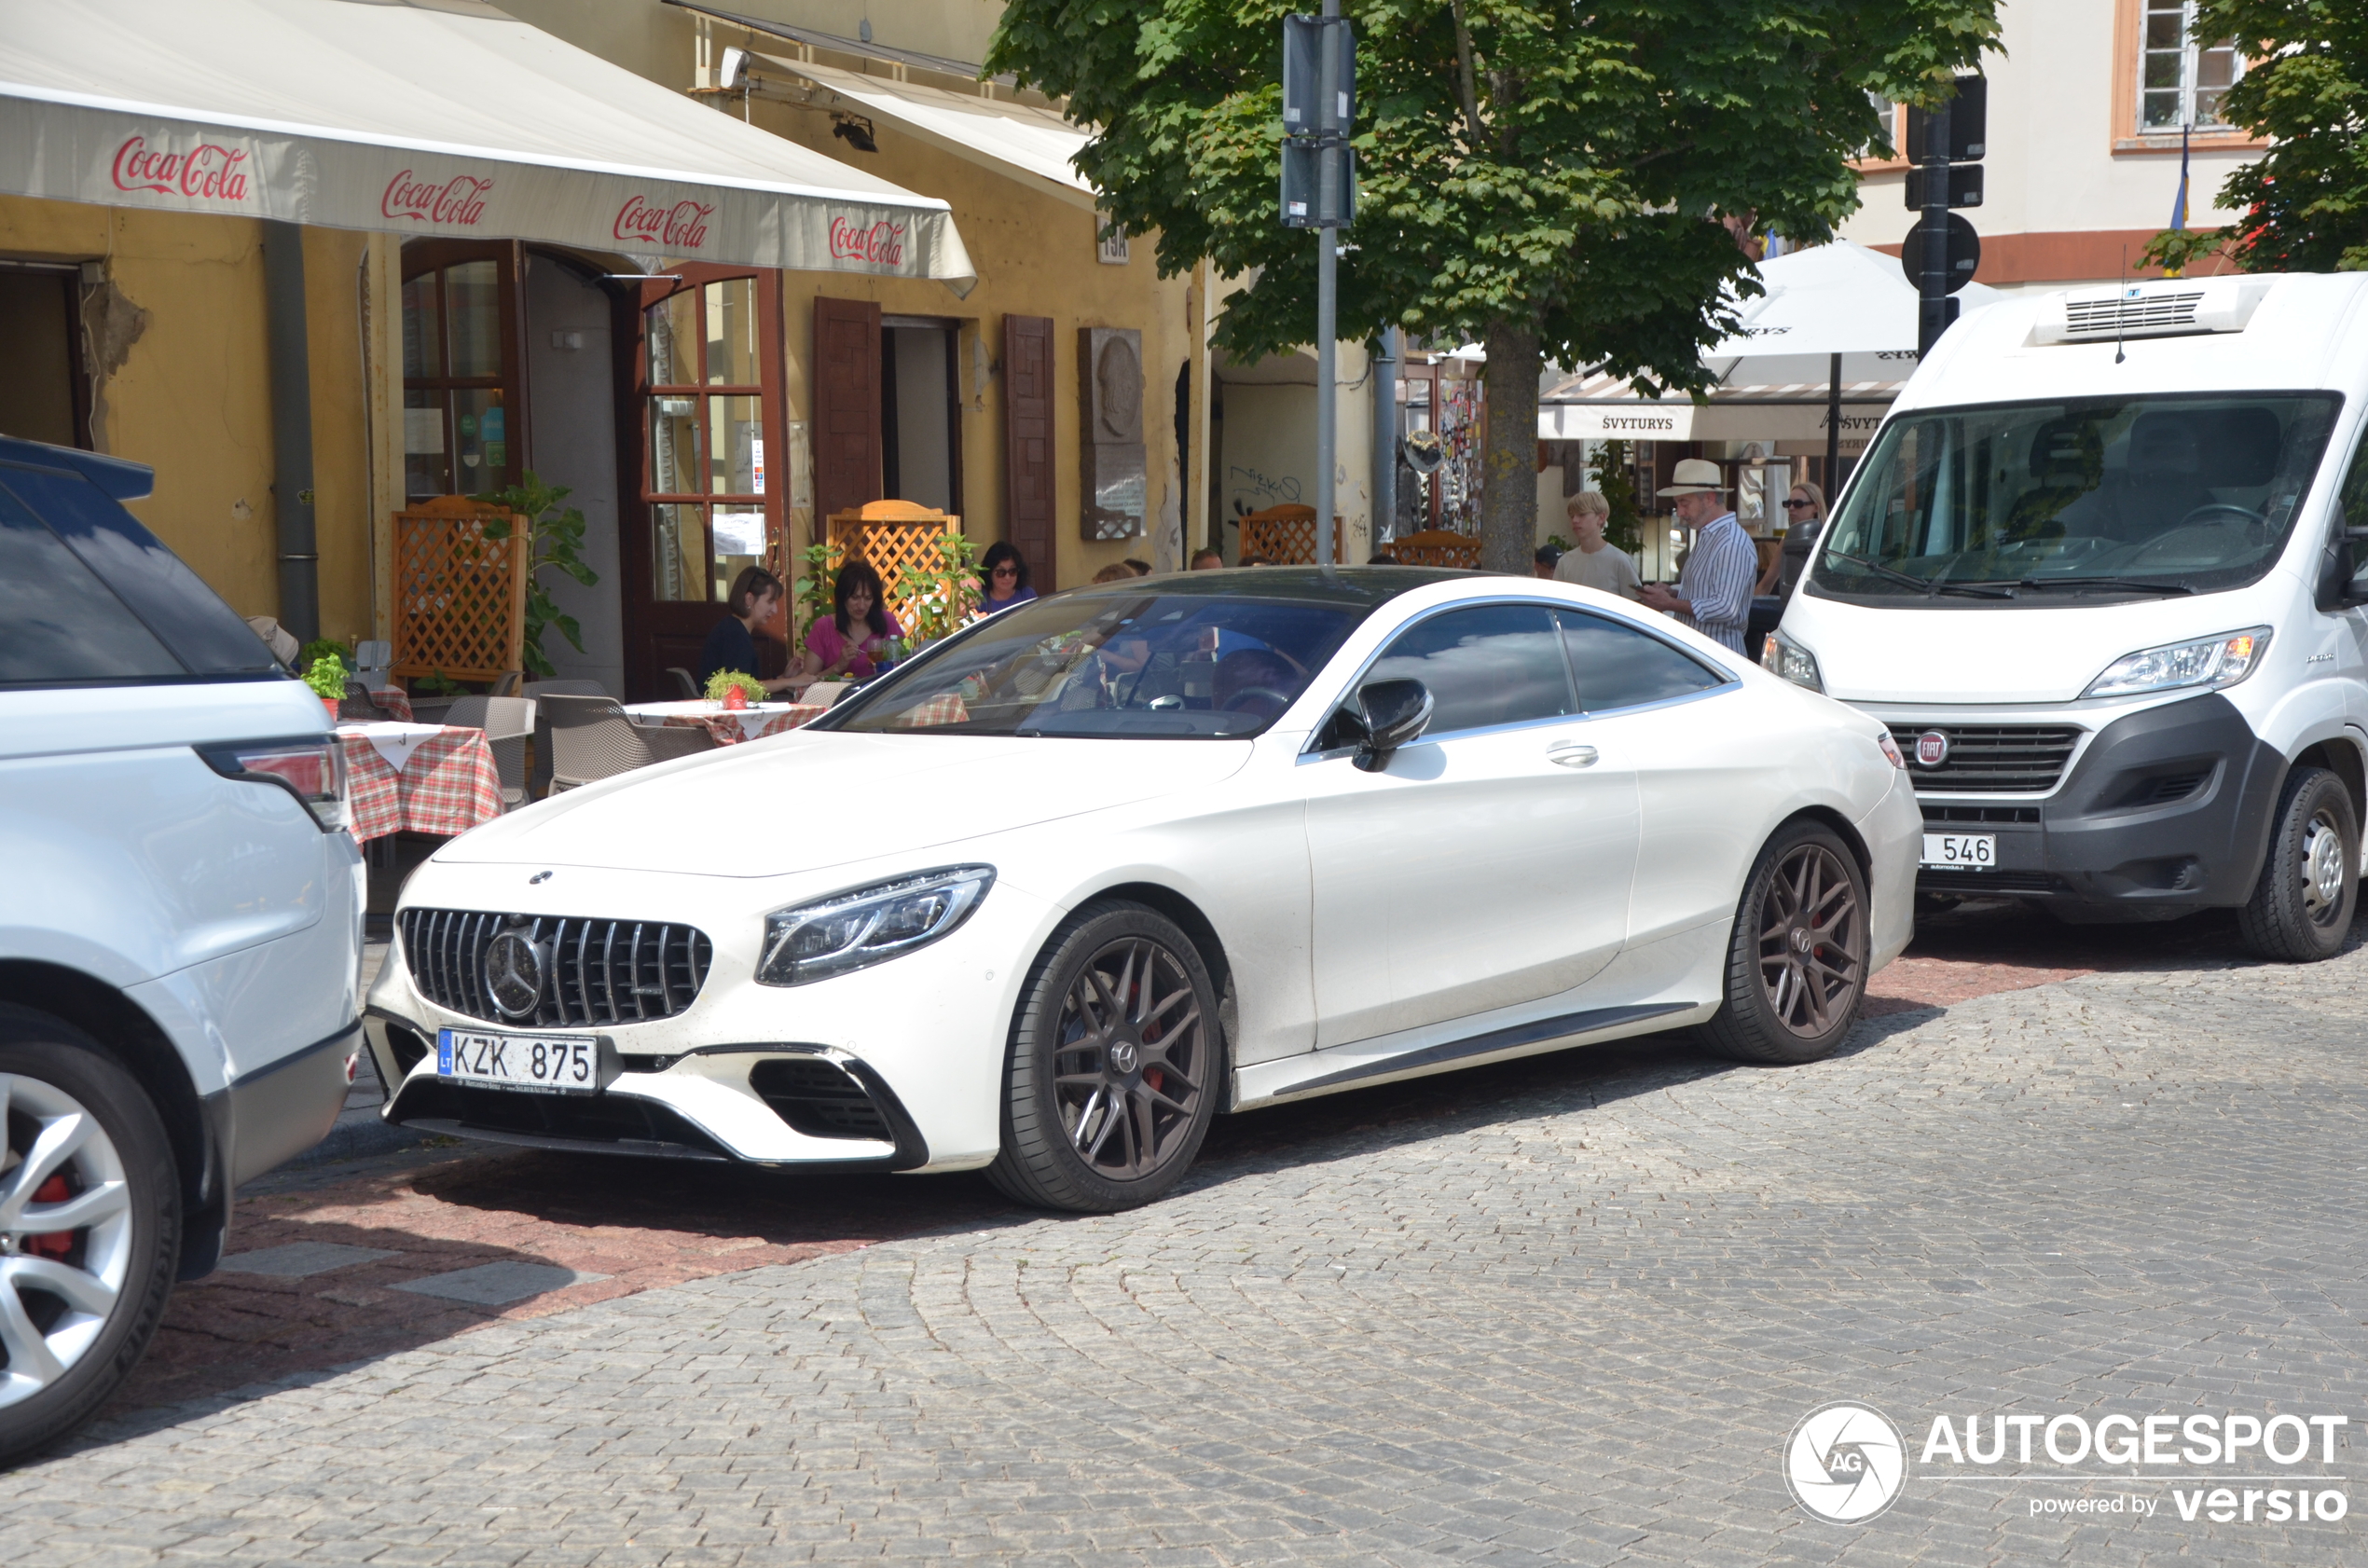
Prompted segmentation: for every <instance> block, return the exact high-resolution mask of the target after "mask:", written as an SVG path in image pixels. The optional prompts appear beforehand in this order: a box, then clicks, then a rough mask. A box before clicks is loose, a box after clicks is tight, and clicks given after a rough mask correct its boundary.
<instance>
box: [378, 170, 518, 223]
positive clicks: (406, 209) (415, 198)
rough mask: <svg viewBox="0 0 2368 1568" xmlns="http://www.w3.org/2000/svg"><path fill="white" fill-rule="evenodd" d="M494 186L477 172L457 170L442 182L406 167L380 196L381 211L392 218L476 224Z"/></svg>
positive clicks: (483, 213) (483, 214) (389, 182)
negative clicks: (487, 194) (426, 178)
mask: <svg viewBox="0 0 2368 1568" xmlns="http://www.w3.org/2000/svg"><path fill="white" fill-rule="evenodd" d="M492 188H493V182H492V181H491V180H485V179H479V178H478V177H477V176H476V175H475V174H455V175H453V176H452V177H451V178H450V179H448V180H445V181H443V182H441V183H439V182H437V181H434V180H422V179H420V177H419V176H417V175H416V174H414V173H412V172H411V171H410V170H408V169H406V170H405V171H404V172H402V173H400V174H397V175H396V176H395V177H394V178H393V179H392V180H389V181H388V182H387V188H386V193H385V194H384V195H382V196H380V197H379V212H381V213H385V214H386V215H387V216H388V217H391V218H417V219H419V220H420V222H421V223H441V224H454V225H458V226H459V227H462V228H474V227H476V221H477V220H478V219H479V218H481V217H483V216H485V193H486V192H487V191H489V190H491V189H492Z"/></svg>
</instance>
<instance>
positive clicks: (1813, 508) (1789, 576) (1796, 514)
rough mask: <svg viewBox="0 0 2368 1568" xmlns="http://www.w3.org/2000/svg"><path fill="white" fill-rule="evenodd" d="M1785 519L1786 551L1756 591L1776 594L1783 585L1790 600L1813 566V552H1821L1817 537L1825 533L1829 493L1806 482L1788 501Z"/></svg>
mask: <svg viewBox="0 0 2368 1568" xmlns="http://www.w3.org/2000/svg"><path fill="white" fill-rule="evenodd" d="M1784 517H1785V521H1786V523H1787V527H1786V529H1785V532H1784V548H1783V552H1782V553H1781V554H1780V555H1779V556H1778V557H1777V558H1776V564H1775V566H1773V567H1771V568H1770V569H1769V572H1768V574H1767V576H1765V577H1763V578H1762V579H1761V580H1760V583H1759V585H1758V587H1756V588H1755V589H1754V590H1753V591H1754V592H1755V593H1763V594H1772V593H1776V592H1778V591H1779V583H1780V582H1781V584H1782V592H1783V595H1784V597H1785V598H1791V597H1792V593H1793V588H1794V587H1795V585H1797V584H1798V583H1799V582H1800V574H1801V572H1802V571H1805V570H1806V569H1807V568H1808V566H1809V556H1810V551H1812V550H1814V549H1816V548H1817V536H1818V535H1819V534H1820V533H1822V532H1824V528H1825V492H1824V490H1822V489H1820V488H1817V487H1816V486H1815V485H1812V484H1810V482H1809V481H1808V480H1806V479H1803V480H1802V481H1801V482H1800V483H1799V484H1797V485H1795V486H1794V487H1793V490H1792V493H1791V494H1790V495H1788V496H1786V497H1785V498H1784Z"/></svg>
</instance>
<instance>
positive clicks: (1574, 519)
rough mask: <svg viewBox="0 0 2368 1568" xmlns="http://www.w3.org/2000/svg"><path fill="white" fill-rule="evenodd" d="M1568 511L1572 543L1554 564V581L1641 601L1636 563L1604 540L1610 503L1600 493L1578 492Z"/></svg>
mask: <svg viewBox="0 0 2368 1568" xmlns="http://www.w3.org/2000/svg"><path fill="white" fill-rule="evenodd" d="M1568 510H1569V513H1570V520H1571V539H1572V541H1573V543H1572V545H1571V547H1570V549H1569V550H1568V551H1566V552H1564V554H1563V558H1562V559H1561V560H1559V561H1556V562H1555V563H1554V580H1555V581H1556V582H1558V583H1576V584H1577V585H1579V586H1580V587H1582V588H1595V589H1599V590H1601V591H1602V592H1604V593H1607V594H1618V595H1619V597H1620V598H1643V597H1644V588H1645V582H1644V579H1643V578H1641V577H1639V576H1637V575H1636V563H1635V562H1634V561H1632V560H1630V559H1629V558H1628V552H1627V551H1625V550H1623V549H1621V548H1619V547H1618V545H1616V544H1614V543H1611V542H1610V541H1608V540H1606V539H1605V538H1604V524H1605V523H1608V522H1610V521H1611V519H1612V503H1611V502H1608V501H1605V500H1604V497H1603V495H1602V493H1601V492H1600V491H1597V490H1581V491H1579V492H1578V493H1577V494H1576V495H1575V496H1573V497H1571V498H1570V502H1569V507H1568Z"/></svg>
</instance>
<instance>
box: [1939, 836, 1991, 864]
mask: <svg viewBox="0 0 2368 1568" xmlns="http://www.w3.org/2000/svg"><path fill="white" fill-rule="evenodd" d="M1924 864H1926V865H1928V866H1939V867H1941V868H1943V869H1944V870H1948V871H1996V870H1997V869H1998V835H1997V834H1996V833H1926V834H1925V835H1924Z"/></svg>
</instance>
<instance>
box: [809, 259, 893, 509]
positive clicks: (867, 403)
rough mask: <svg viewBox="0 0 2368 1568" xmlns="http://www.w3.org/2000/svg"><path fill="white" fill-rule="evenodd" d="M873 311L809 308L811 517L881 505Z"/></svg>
mask: <svg viewBox="0 0 2368 1568" xmlns="http://www.w3.org/2000/svg"><path fill="white" fill-rule="evenodd" d="M880 494H881V490H880V308H879V306H877V305H875V304H874V303H873V302H872V301H870V300H866V299H824V298H822V297H821V296H816V297H815V301H814V515H815V516H817V517H818V518H819V517H827V516H831V515H832V514H833V513H834V512H847V511H852V510H853V509H855V508H856V507H859V506H860V505H862V504H863V503H864V502H867V501H877V500H879V499H880Z"/></svg>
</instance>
